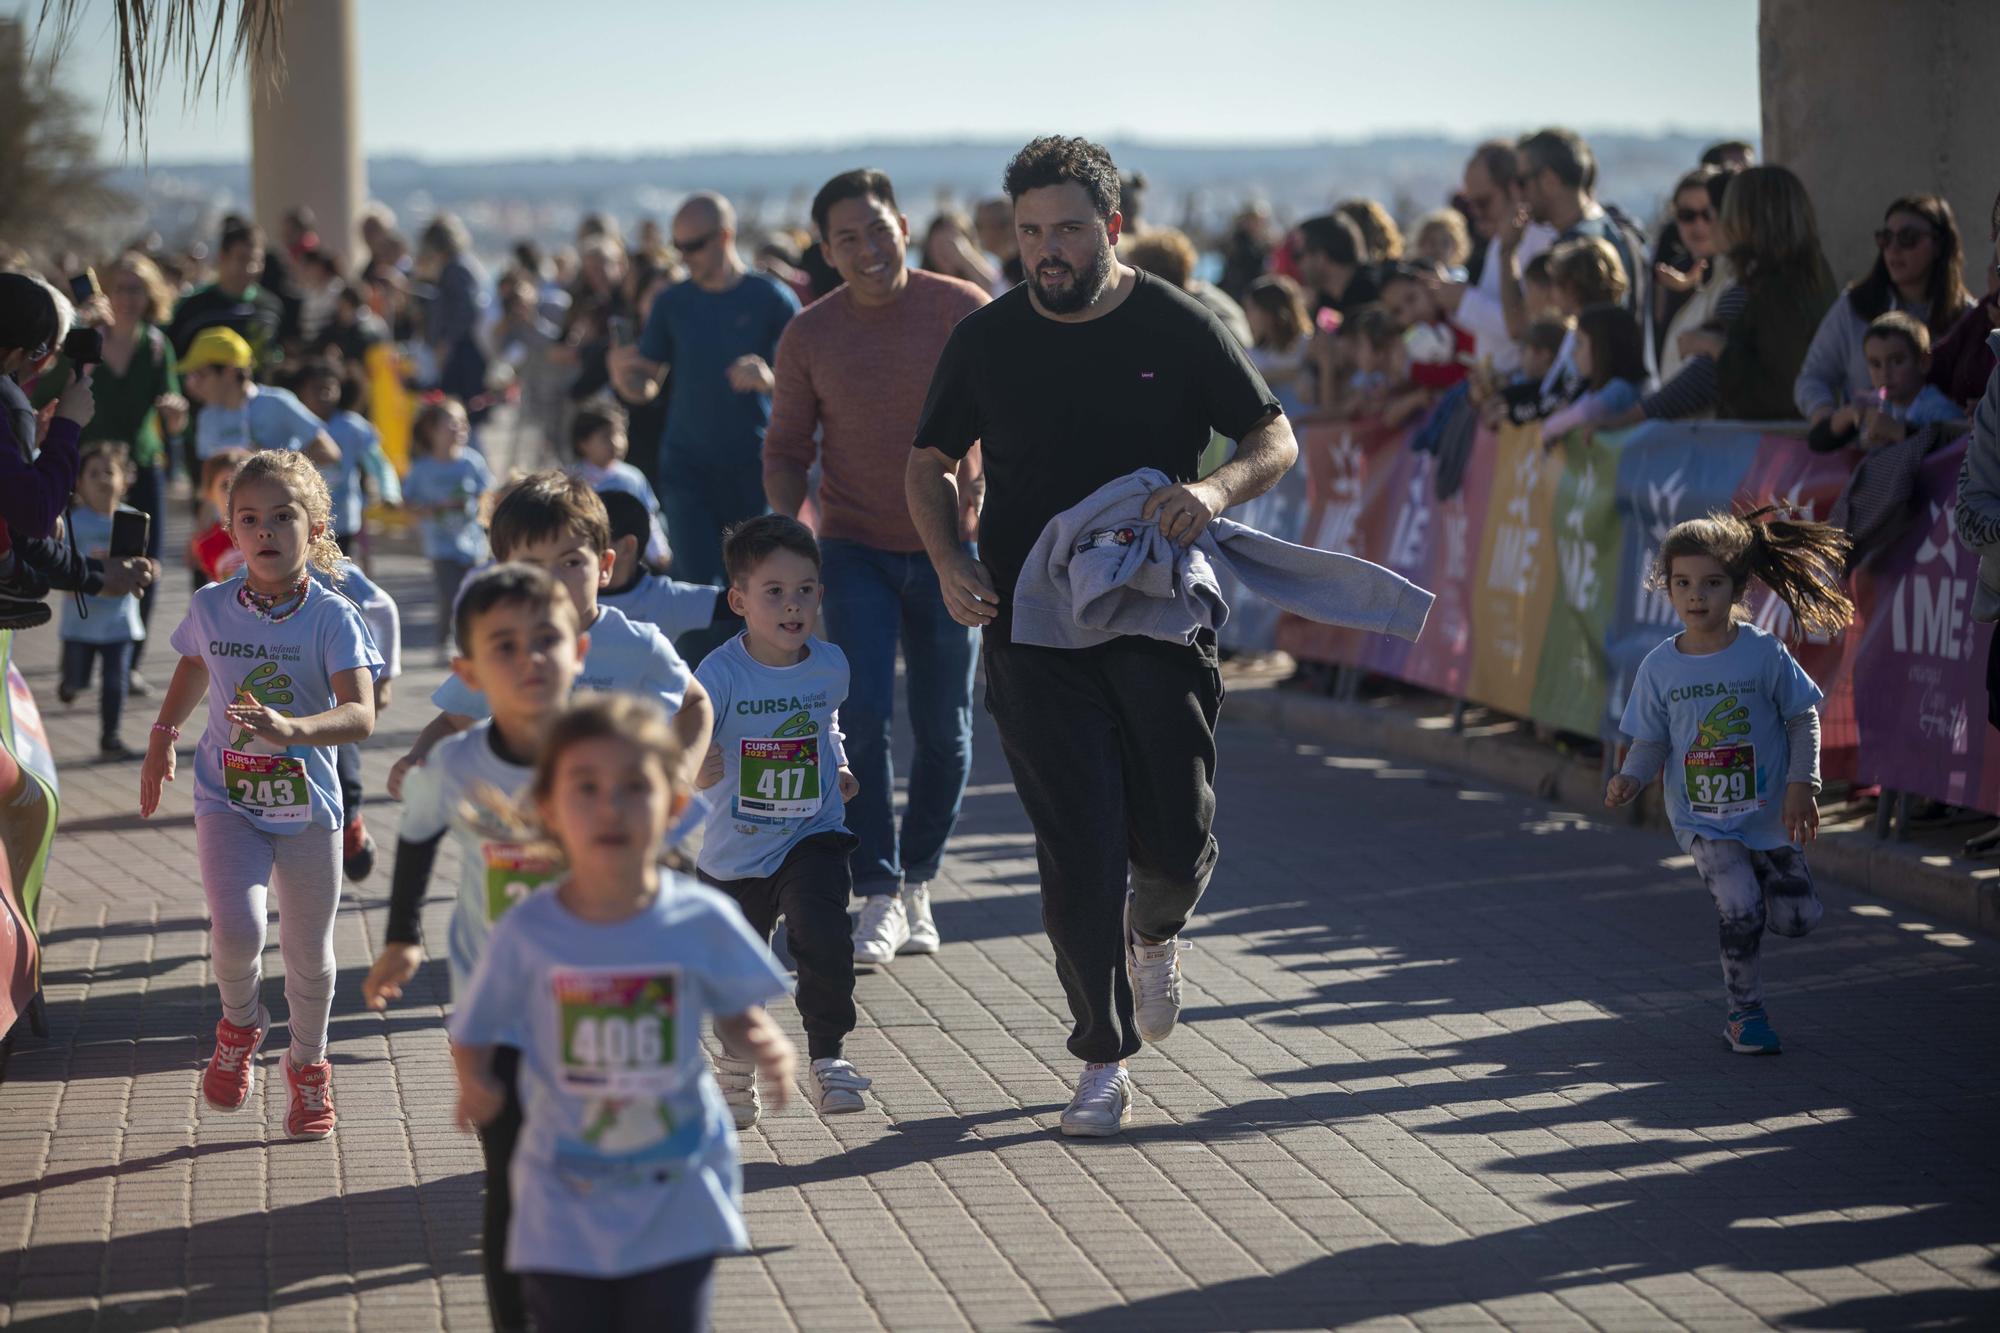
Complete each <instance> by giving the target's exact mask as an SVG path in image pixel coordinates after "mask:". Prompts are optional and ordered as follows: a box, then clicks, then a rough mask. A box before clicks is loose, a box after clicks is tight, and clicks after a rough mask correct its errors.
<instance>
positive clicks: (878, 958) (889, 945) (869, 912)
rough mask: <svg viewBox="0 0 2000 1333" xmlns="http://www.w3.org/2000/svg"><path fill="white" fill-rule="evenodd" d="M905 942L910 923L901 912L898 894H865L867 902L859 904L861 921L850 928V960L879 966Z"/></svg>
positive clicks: (908, 935)
mask: <svg viewBox="0 0 2000 1333" xmlns="http://www.w3.org/2000/svg"><path fill="white" fill-rule="evenodd" d="M909 942H910V922H909V918H908V917H906V916H904V915H903V898H902V895H901V894H896V893H871V894H870V895H868V901H867V902H865V903H863V904H862V905H861V920H860V922H859V923H858V924H857V925H856V926H855V927H854V961H855V962H857V963H873V964H874V965H875V966H876V967H882V966H884V965H886V964H887V963H888V962H889V960H890V959H892V958H894V957H895V956H896V951H897V950H898V949H901V948H902V947H903V946H904V945H905V944H908V943H909Z"/></svg>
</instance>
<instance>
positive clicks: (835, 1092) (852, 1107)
mask: <svg viewBox="0 0 2000 1333" xmlns="http://www.w3.org/2000/svg"><path fill="white" fill-rule="evenodd" d="M872 1082H873V1080H871V1079H868V1078H866V1077H864V1076H863V1075H862V1073H861V1071H860V1070H858V1069H856V1068H855V1067H854V1066H853V1065H851V1064H849V1063H847V1061H845V1060H840V1059H826V1060H815V1061H813V1062H812V1098H813V1108H814V1109H815V1110H817V1111H818V1112H819V1113H820V1114H821V1115H846V1114H848V1113H849V1112H852V1111H863V1110H866V1109H867V1108H868V1103H867V1102H865V1101H863V1100H862V1098H861V1091H862V1089H864V1088H867V1087H869V1086H870V1085H871V1084H872Z"/></svg>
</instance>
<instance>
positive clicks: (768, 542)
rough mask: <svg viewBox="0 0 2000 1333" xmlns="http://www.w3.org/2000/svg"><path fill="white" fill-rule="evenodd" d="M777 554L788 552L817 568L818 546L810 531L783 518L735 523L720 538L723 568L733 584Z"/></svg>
mask: <svg viewBox="0 0 2000 1333" xmlns="http://www.w3.org/2000/svg"><path fill="white" fill-rule="evenodd" d="M779 551H790V552H792V553H793V554H795V555H802V556H804V557H805V558H806V559H808V560H810V561H812V564H813V568H814V569H815V570H817V569H818V568H819V543H818V542H817V541H815V540H814V539H813V535H812V529H811V528H809V527H807V526H806V525H805V524H803V523H801V522H799V521H798V520H797V519H795V518H787V517H786V516H785V515H783V514H762V515H759V516H758V517H756V518H753V519H749V520H747V521H745V522H742V523H738V524H737V525H736V526H735V527H733V528H731V529H730V530H729V531H728V532H727V533H725V534H724V535H723V538H722V567H723V569H725V570H727V571H728V573H729V581H730V582H731V583H735V582H737V581H739V580H742V579H747V578H749V577H750V571H752V570H754V569H755V568H757V566H758V565H759V564H761V563H763V561H764V560H765V559H766V558H767V557H769V556H771V555H774V554H776V553H777V552H779Z"/></svg>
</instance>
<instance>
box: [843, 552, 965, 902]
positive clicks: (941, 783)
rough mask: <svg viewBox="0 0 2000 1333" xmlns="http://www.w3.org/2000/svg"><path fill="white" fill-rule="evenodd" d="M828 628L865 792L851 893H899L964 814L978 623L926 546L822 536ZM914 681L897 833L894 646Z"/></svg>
mask: <svg viewBox="0 0 2000 1333" xmlns="http://www.w3.org/2000/svg"><path fill="white" fill-rule="evenodd" d="M820 558H821V560H822V562H823V569H822V571H821V572H822V575H823V577H824V579H825V581H826V600H825V602H824V603H823V604H822V607H821V610H822V612H823V614H824V615H825V617H826V632H827V637H828V638H830V639H832V640H833V642H834V643H835V644H836V645H838V646H839V648H840V650H841V651H842V652H844V653H846V654H847V665H848V670H849V672H850V680H849V683H848V689H847V702H846V703H844V704H842V705H841V706H840V729H841V731H842V732H844V733H845V734H846V737H847V762H848V764H849V766H850V767H852V768H853V769H854V776H855V778H856V779H857V780H858V781H859V782H860V783H861V791H860V793H859V794H858V795H856V796H855V798H854V799H853V800H851V801H849V802H848V803H847V827H848V830H849V831H850V832H852V833H853V834H854V835H855V837H857V838H859V839H860V840H861V843H860V846H858V847H856V848H855V850H854V855H853V858H852V862H851V864H852V866H853V870H854V892H855V894H856V895H858V896H861V897H866V896H868V895H870V894H876V893H894V892H895V891H896V890H897V888H898V887H900V886H901V884H902V883H903V882H904V881H905V880H907V881H909V882H911V883H922V882H925V881H928V880H931V879H934V878H936V877H937V872H938V863H939V862H940V861H942V860H943V859H944V844H945V840H946V839H948V838H950V837H951V830H952V826H953V825H954V824H956V823H957V822H958V808H959V803H960V802H961V801H962V800H963V799H964V797H965V780H966V777H967V775H968V774H969V773H970V772H971V771H972V675H973V670H974V668H975V666H976V665H977V664H978V661H979V638H978V632H977V631H975V630H971V629H967V628H966V627H965V626H963V625H961V624H959V623H958V622H957V621H955V620H953V619H952V618H951V613H950V612H949V611H947V610H946V609H945V605H944V594H943V593H941V592H940V591H939V590H938V581H937V571H936V570H934V569H932V568H931V562H930V557H929V556H927V555H925V554H924V553H923V552H922V551H918V552H916V553H915V554H912V555H902V554H899V553H897V552H894V551H878V550H876V549H874V548H873V547H870V546H863V545H861V544H860V543H859V542H849V541H841V540H839V539H837V538H826V539H823V540H822V541H821V542H820ZM898 642H900V643H901V644H902V646H903V663H904V667H905V669H906V670H907V672H908V674H909V681H910V696H909V699H910V733H911V737H912V739H913V740H914V741H915V743H916V751H915V755H914V757H913V762H912V763H911V766H910V799H909V804H908V806H907V808H906V809H905V810H904V811H903V836H902V841H901V844H900V848H899V846H898V843H897V838H896V815H895V811H894V809H893V804H892V797H893V794H894V790H895V782H896V773H895V760H894V757H893V755H892V754H891V752H890V748H889V725H890V721H891V719H893V718H894V717H895V714H896V645H897V643H898Z"/></svg>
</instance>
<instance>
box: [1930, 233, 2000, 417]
mask: <svg viewBox="0 0 2000 1333" xmlns="http://www.w3.org/2000/svg"><path fill="white" fill-rule="evenodd" d="M1992 226H1993V255H1992V258H1991V260H1990V266H1988V265H1981V267H1982V268H1984V269H1985V272H1986V299H1985V300H1983V301H1980V302H1978V303H1977V304H1976V305H1974V306H1973V307H1972V309H1970V310H1968V311H1966V312H1965V313H1964V314H1963V315H1960V316H1959V318H1958V323H1956V324H1954V325H1952V326H1951V332H1949V333H1947V334H1945V335H1944V337H1943V338H1942V339H1940V340H1939V341H1938V343H1937V345H1936V346H1935V347H1933V348H1932V349H1931V374H1930V382H1931V383H1932V384H1935V385H1937V386H1938V388H1940V389H1942V390H1944V393H1945V397H1947V398H1949V399H1951V400H1952V401H1953V402H1954V403H1958V404H1961V405H1963V406H1967V407H1970V406H1971V405H1972V404H1974V403H1976V402H1978V401H1979V400H1980V398H1981V396H1982V395H1983V394H1985V392H1986V381H1987V380H1988V379H1990V378H1991V377H1992V375H1993V367H1994V364H1995V360H1994V356H1993V348H1992V347H1991V346H1989V345H1988V343H1987V336H1988V335H1989V334H1991V333H1992V332H1993V331H1994V330H1995V329H2000V197H1995V199H1994V200H1993V217H1992Z"/></svg>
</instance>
